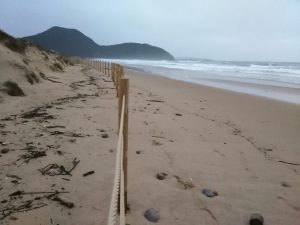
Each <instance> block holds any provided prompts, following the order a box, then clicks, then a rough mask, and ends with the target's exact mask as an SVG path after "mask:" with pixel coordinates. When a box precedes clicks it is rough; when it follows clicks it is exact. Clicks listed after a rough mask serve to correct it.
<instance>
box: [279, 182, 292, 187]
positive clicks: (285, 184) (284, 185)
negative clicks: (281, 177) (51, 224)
mask: <svg viewBox="0 0 300 225" xmlns="http://www.w3.org/2000/svg"><path fill="white" fill-rule="evenodd" d="M281 186H282V187H291V185H290V184H289V183H287V182H285V181H282V182H281Z"/></svg>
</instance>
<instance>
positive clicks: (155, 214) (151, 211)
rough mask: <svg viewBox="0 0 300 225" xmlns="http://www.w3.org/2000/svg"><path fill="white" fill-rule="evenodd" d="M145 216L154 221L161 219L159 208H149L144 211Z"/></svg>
mask: <svg viewBox="0 0 300 225" xmlns="http://www.w3.org/2000/svg"><path fill="white" fill-rule="evenodd" d="M144 217H145V218H146V219H147V220H148V221H150V222H153V223H156V222H157V221H158V220H159V214H158V212H157V210H155V209H153V208H151V209H147V210H146V211H145V213H144Z"/></svg>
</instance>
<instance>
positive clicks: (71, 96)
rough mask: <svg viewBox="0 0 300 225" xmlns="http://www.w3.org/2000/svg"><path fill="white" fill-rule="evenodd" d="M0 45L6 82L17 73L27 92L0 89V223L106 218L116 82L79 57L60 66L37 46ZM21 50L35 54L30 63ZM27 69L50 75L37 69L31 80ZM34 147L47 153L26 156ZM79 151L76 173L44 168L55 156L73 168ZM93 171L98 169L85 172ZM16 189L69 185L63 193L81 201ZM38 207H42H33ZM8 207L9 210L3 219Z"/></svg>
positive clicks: (55, 188)
mask: <svg viewBox="0 0 300 225" xmlns="http://www.w3.org/2000/svg"><path fill="white" fill-rule="evenodd" d="M0 47H2V49H0V53H1V54H0V56H1V57H0V65H1V74H2V75H1V79H2V80H1V83H2V82H3V81H6V80H13V81H15V82H17V83H18V84H19V86H20V87H21V88H22V89H23V90H24V92H25V94H26V96H25V97H12V96H7V95H6V94H5V93H4V92H1V93H0V94H1V96H2V102H1V103H0V115H1V116H0V141H1V142H0V151H1V152H2V153H0V155H1V157H0V212H1V213H0V224H13V225H15V224H30V225H38V224H61V225H65V224H69V225H73V224H106V221H107V214H108V208H109V201H110V195H111V187H112V183H113V174H114V171H113V168H114V162H115V148H116V143H117V132H116V128H117V108H116V107H117V99H116V93H115V90H114V87H113V85H112V82H111V81H110V79H109V78H108V77H106V76H104V75H101V74H99V73H98V72H97V71H95V70H93V69H88V68H85V67H83V66H81V65H75V66H64V72H54V71H52V70H51V69H50V68H49V65H52V64H53V63H54V62H57V60H56V56H55V55H51V54H49V55H48V57H49V59H48V60H47V61H43V60H40V58H42V59H43V56H42V55H41V53H40V52H39V51H38V50H37V49H36V48H32V49H29V50H27V52H26V56H24V55H20V54H18V53H14V52H12V51H10V50H8V49H4V48H3V46H1V44H0ZM3 49H4V50H5V51H1V50H3ZM34 56H37V57H34ZM38 56H39V57H38ZM22 58H26V59H29V60H30V61H29V65H26V64H24V62H22ZM16 65H17V66H16ZM18 65H22V66H23V67H20V66H18ZM26 71H33V72H35V74H37V75H38V74H39V72H43V73H44V74H45V75H46V77H47V78H49V79H50V80H51V81H50V80H44V79H42V78H41V77H40V76H39V75H38V77H39V80H40V81H39V83H34V84H32V85H31V84H29V83H28V82H27V80H26V79H25V77H24V74H26ZM103 134H108V138H102V135H103ZM6 149H7V150H8V152H7V153H5V152H6V151H7V150H6ZM36 152H40V153H41V152H44V155H41V157H38V158H33V159H30V158H26V157H30V156H33V155H34V154H35V153H36ZM45 154H46V155H45ZM75 158H76V160H77V161H78V160H80V162H79V164H78V165H77V166H76V167H75V169H74V170H73V171H72V172H71V175H57V176H50V175H55V173H56V172H58V171H59V170H58V168H54V169H52V170H51V172H52V174H50V175H42V174H41V172H40V171H39V169H41V168H43V167H45V166H47V165H49V164H53V163H55V164H58V165H59V166H61V165H62V166H64V168H65V169H66V170H70V169H71V168H72V166H73V163H72V161H73V160H74V159H75ZM88 171H94V172H95V173H94V174H92V175H90V176H86V177H83V176H82V175H83V174H84V173H86V172H88ZM16 191H24V192H25V193H29V192H55V191H63V192H68V193H63V194H61V195H62V196H63V197H65V198H67V199H69V200H70V201H72V202H74V203H75V207H74V208H71V209H69V208H66V207H65V206H63V205H60V203H58V202H56V201H53V200H51V199H47V198H46V197H45V196H49V194H48V193H41V194H37V193H35V194H33V195H30V194H25V195H20V196H16V198H14V197H11V196H9V195H10V194H12V193H14V192H16ZM22 207H23V208H22ZM24 207H25V208H24ZM35 207H41V208H38V209H34V210H32V209H33V208H35ZM27 210H29V211H27ZM16 211H19V212H16ZM22 211H27V212H22ZM10 212H16V213H12V214H10ZM4 214H8V216H7V217H6V218H4V219H3V217H5V216H4Z"/></svg>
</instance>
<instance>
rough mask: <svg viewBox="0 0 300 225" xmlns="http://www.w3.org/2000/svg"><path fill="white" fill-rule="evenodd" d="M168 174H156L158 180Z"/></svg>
mask: <svg viewBox="0 0 300 225" xmlns="http://www.w3.org/2000/svg"><path fill="white" fill-rule="evenodd" d="M167 176H168V174H166V173H158V174H156V178H157V179H158V180H164V179H165V178H166V177H167Z"/></svg>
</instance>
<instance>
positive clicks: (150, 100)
mask: <svg viewBox="0 0 300 225" xmlns="http://www.w3.org/2000/svg"><path fill="white" fill-rule="evenodd" d="M146 101H147V102H164V101H162V100H156V99H148V100H146Z"/></svg>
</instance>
